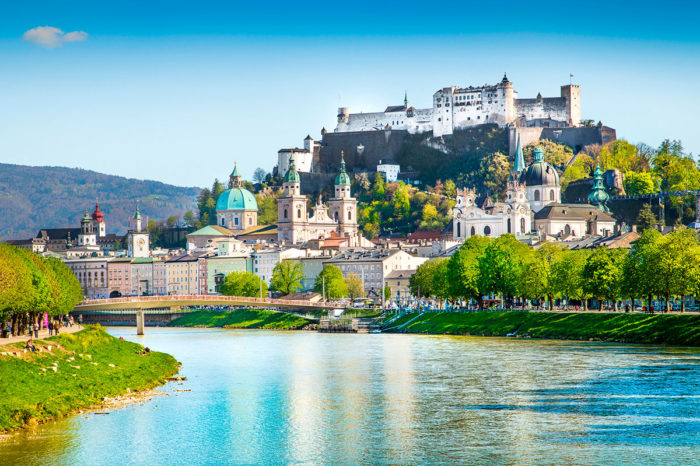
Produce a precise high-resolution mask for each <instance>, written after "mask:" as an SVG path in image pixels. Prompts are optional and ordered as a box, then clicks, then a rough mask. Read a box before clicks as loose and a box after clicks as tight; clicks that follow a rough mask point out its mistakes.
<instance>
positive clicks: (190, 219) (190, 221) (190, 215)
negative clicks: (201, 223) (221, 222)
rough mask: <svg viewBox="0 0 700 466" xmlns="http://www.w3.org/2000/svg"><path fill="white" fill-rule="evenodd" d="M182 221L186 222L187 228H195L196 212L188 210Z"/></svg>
mask: <svg viewBox="0 0 700 466" xmlns="http://www.w3.org/2000/svg"><path fill="white" fill-rule="evenodd" d="M182 220H183V221H184V222H185V227H187V228H191V227H193V226H194V225H195V223H196V220H195V218H194V212H192V211H191V210H189V209H188V210H187V212H185V214H184V215H183V216H182Z"/></svg>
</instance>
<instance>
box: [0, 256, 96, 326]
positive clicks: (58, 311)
mask: <svg viewBox="0 0 700 466" xmlns="http://www.w3.org/2000/svg"><path fill="white" fill-rule="evenodd" d="M82 299H83V293H82V289H81V287H80V283H79V282H78V279H77V278H76V277H75V275H74V274H73V272H72V271H71V270H70V268H68V266H66V265H65V264H64V263H63V262H61V261H60V260H58V259H55V258H51V257H50V258H45V257H42V256H39V255H36V254H34V253H33V252H32V251H30V250H28V249H21V248H17V247H14V246H10V245H8V244H4V243H0V322H1V323H2V328H3V329H4V328H6V325H7V323H8V322H9V323H10V324H11V328H12V330H11V331H12V333H13V334H15V335H17V334H18V333H22V332H24V331H25V330H26V328H27V326H28V325H29V324H30V323H34V324H35V323H37V321H38V319H40V318H41V317H42V316H43V315H44V313H46V314H48V315H49V316H51V317H54V316H60V315H65V314H68V313H69V312H71V311H72V310H73V309H74V308H75V306H76V305H77V304H78V303H79V302H80V301H81V300H82Z"/></svg>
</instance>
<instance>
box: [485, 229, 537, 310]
mask: <svg viewBox="0 0 700 466" xmlns="http://www.w3.org/2000/svg"><path fill="white" fill-rule="evenodd" d="M530 254H531V249H530V248H529V247H528V246H526V245H524V244H522V243H521V242H520V241H518V240H517V239H516V238H515V236H513V235H511V234H504V235H501V236H499V237H498V238H496V239H494V240H493V241H492V242H491V243H490V244H489V245H488V246H487V247H486V249H485V251H484V255H483V256H482V257H481V260H480V261H479V274H480V276H481V279H482V280H483V283H484V284H483V289H484V291H486V293H493V294H496V295H499V294H500V295H501V296H502V298H503V299H504V300H505V301H506V303H507V305H509V303H510V298H513V297H515V296H518V294H519V293H520V290H521V289H522V288H521V279H522V274H523V266H524V264H525V263H526V262H527V261H528V260H529V255H530Z"/></svg>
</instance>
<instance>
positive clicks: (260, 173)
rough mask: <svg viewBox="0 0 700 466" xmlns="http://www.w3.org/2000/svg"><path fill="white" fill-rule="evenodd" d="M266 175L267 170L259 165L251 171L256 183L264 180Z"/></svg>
mask: <svg viewBox="0 0 700 466" xmlns="http://www.w3.org/2000/svg"><path fill="white" fill-rule="evenodd" d="M266 177H267V172H266V171H265V170H264V169H262V168H260V167H258V168H256V169H255V171H254V172H253V180H254V181H255V182H256V183H260V184H262V183H263V181H265V178H266Z"/></svg>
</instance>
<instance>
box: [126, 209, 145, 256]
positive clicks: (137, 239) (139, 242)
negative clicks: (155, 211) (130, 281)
mask: <svg viewBox="0 0 700 466" xmlns="http://www.w3.org/2000/svg"><path fill="white" fill-rule="evenodd" d="M141 222H142V218H141V212H140V211H139V206H138V204H136V213H135V214H134V229H133V230H129V232H128V233H127V242H128V251H127V252H128V255H129V257H148V256H149V255H150V244H149V243H150V235H149V234H148V232H147V231H142V230H141V227H142V223H141Z"/></svg>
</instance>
